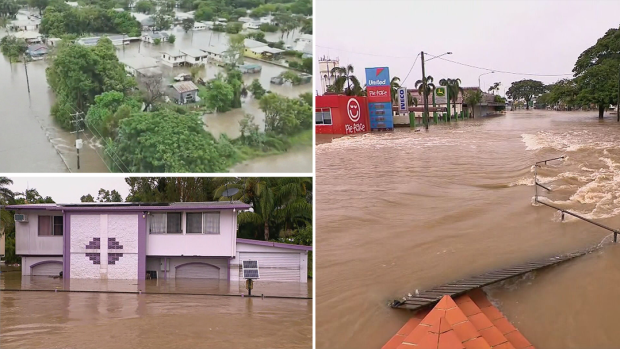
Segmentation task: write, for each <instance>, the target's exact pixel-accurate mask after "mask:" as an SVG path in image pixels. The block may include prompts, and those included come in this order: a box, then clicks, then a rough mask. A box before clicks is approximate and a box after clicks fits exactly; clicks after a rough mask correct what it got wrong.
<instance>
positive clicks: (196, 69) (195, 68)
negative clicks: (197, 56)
mask: <svg viewBox="0 0 620 349" xmlns="http://www.w3.org/2000/svg"><path fill="white" fill-rule="evenodd" d="M206 70H207V66H206V65H204V64H194V65H192V66H191V67H190V68H189V75H190V76H191V77H192V81H193V82H196V80H198V78H202V76H201V75H202V74H203V73H204V72H205V71H206Z"/></svg>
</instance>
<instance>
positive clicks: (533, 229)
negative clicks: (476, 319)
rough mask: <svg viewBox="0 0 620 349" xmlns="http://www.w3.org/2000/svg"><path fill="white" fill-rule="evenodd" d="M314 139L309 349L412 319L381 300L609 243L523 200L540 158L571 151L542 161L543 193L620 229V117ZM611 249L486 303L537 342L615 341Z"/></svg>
mask: <svg viewBox="0 0 620 349" xmlns="http://www.w3.org/2000/svg"><path fill="white" fill-rule="evenodd" d="M317 140H318V142H319V143H322V144H319V145H318V146H317V150H316V151H317V154H316V159H317V165H316V166H317V167H316V174H317V217H320V219H318V220H317V224H318V226H317V245H318V246H317V249H318V250H320V252H321V253H320V257H319V258H318V259H317V274H318V275H319V279H318V283H317V322H316V323H317V330H316V336H317V348H332V347H339V346H343V345H349V346H354V347H358V348H377V347H381V346H382V345H383V344H385V342H387V340H388V339H389V338H390V337H391V336H392V335H393V334H394V333H396V331H398V329H399V328H400V327H401V326H402V325H403V324H404V323H405V321H406V319H407V318H408V317H409V313H407V312H405V311H399V310H393V309H390V308H389V307H388V306H387V303H388V302H389V301H390V300H393V299H399V298H400V297H402V296H403V295H405V294H407V293H410V292H413V291H414V290H415V289H426V288H429V287H432V286H436V285H439V284H443V283H446V282H449V281H453V280H455V279H459V278H464V277H467V276H473V275H475V274H478V273H482V272H486V271H489V270H492V269H497V268H500V267H507V266H510V265H512V264H515V263H520V262H525V261H529V260H532V259H538V258H541V257H546V256H550V255H554V254H557V253H561V252H569V251H574V250H578V249H582V248H584V247H589V246H591V245H594V244H597V243H599V242H600V241H601V240H603V239H607V240H608V239H609V237H608V235H609V234H608V232H607V231H605V230H602V229H600V228H598V227H595V226H593V225H590V224H588V223H585V222H582V221H577V220H575V219H571V218H569V219H566V220H565V222H561V221H560V217H559V215H558V214H557V213H556V212H555V211H554V210H553V209H550V208H547V207H544V206H540V205H537V206H534V205H533V204H532V202H533V196H534V187H533V168H532V165H533V164H534V162H536V161H539V160H544V159H548V158H553V157H556V156H561V155H567V159H566V160H564V161H557V162H553V163H549V165H548V166H545V167H543V168H541V169H539V171H538V173H539V180H540V181H541V182H542V183H545V184H546V185H547V186H549V187H550V188H551V189H552V190H553V191H552V192H551V193H542V192H539V194H540V195H541V200H545V198H544V197H546V200H548V201H549V202H552V203H555V204H556V205H559V206H561V207H563V208H565V209H570V210H571V211H574V212H577V213H580V214H582V215H584V216H586V217H588V218H591V219H594V220H596V221H597V222H600V223H603V224H605V225H608V226H611V227H615V228H619V227H620V217H619V214H620V125H619V124H618V123H617V122H615V121H613V120H612V119H611V117H607V118H606V119H605V120H604V121H599V120H598V119H597V117H596V112H589V113H588V112H568V113H561V112H548V111H517V112H509V113H508V114H507V115H506V116H501V117H496V118H486V119H485V118H483V119H476V120H470V121H465V122H458V123H452V124H450V125H439V126H431V130H430V132H428V133H426V132H424V131H422V132H411V131H410V130H409V129H397V130H396V131H395V132H393V133H386V134H368V135H363V136H357V137H343V138H336V139H334V140H333V141H330V139H329V138H328V137H327V138H323V137H322V136H317ZM616 254H620V246H608V247H607V248H605V249H603V250H602V251H601V252H597V253H596V254H593V255H589V256H586V257H585V258H582V259H577V260H575V261H573V262H570V263H567V264H566V265H561V266H559V267H557V268H551V269H550V270H548V271H544V272H541V273H540V275H538V276H534V278H533V279H532V280H529V281H526V282H524V283H523V285H521V286H519V285H518V286H517V287H496V289H494V291H493V292H492V297H493V299H494V300H495V301H496V302H498V303H499V304H500V310H502V311H505V312H506V316H507V317H508V318H509V319H510V320H511V321H514V324H515V326H517V327H518V328H519V330H520V331H521V332H522V333H523V334H524V335H525V337H527V338H528V339H529V340H530V341H531V342H532V343H533V344H534V345H535V346H537V347H544V348H565V347H571V348H573V347H574V348H577V347H584V346H588V347H618V346H620V336H619V335H618V334H617V333H616V332H617V331H615V328H613V327H612V324H614V323H618V322H619V321H620V311H618V310H620V309H615V308H620V307H615V306H609V303H610V302H612V298H611V296H608V295H611V294H612V293H613V292H614V291H616V290H617V281H618V280H620V264H618V263H614V260H615V261H616V262H617V258H619V257H620V255H618V256H615V255H616ZM614 256H615V257H614ZM614 258H615V259H614ZM555 271H559V272H557V273H556V272H555ZM529 277H532V276H531V275H530V276H529ZM528 283H529V284H528ZM592 289H596V291H593V292H592V293H591V294H590V293H588V290H592ZM543 304H544V305H545V306H543ZM549 309H553V311H548V310H549ZM556 310H557V312H556ZM512 316H515V317H512ZM576 329H581V330H580V331H577V330H576ZM587 330H591V332H590V333H589V334H585V333H584V334H583V335H581V334H580V333H581V332H583V331H587ZM549 333H553V334H554V335H553V336H549Z"/></svg>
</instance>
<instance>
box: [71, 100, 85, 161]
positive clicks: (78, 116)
mask: <svg viewBox="0 0 620 349" xmlns="http://www.w3.org/2000/svg"><path fill="white" fill-rule="evenodd" d="M71 116H73V120H72V121H71V123H72V124H73V125H74V126H75V131H73V132H71V133H75V148H76V150H77V168H78V170H79V169H80V149H81V148H82V139H81V138H80V132H83V131H84V129H83V128H82V124H83V122H84V113H82V112H76V113H75V114H71Z"/></svg>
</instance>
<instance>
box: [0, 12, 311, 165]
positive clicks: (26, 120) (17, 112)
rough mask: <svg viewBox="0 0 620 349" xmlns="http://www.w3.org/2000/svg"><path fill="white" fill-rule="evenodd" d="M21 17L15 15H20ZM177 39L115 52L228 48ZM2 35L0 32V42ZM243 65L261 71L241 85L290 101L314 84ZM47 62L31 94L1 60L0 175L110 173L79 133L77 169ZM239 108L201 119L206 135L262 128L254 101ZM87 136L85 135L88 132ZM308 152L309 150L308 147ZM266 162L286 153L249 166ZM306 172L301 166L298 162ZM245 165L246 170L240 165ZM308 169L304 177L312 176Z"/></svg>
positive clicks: (217, 37) (167, 73) (93, 142)
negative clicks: (282, 79)
mask: <svg viewBox="0 0 620 349" xmlns="http://www.w3.org/2000/svg"><path fill="white" fill-rule="evenodd" d="M18 17H19V16H18ZM171 33H173V34H174V35H176V37H177V40H176V42H175V43H174V44H170V43H162V44H161V45H159V46H156V45H151V44H148V43H142V42H133V43H131V44H130V45H125V46H124V47H117V55H118V57H119V59H122V58H123V57H132V56H137V55H143V56H148V57H153V58H159V57H160V56H161V52H162V51H168V52H171V53H172V52H178V50H180V49H183V48H192V47H193V48H207V47H208V46H209V45H212V46H219V45H227V44H228V35H227V34H226V33H218V32H212V31H210V30H203V31H194V32H192V31H190V32H189V33H185V32H184V31H183V29H182V28H180V27H177V28H173V29H171ZM4 35H6V31H5V30H0V37H2V36H4ZM280 35H281V34H280V33H266V34H265V37H266V39H267V40H272V41H277V40H280ZM300 35H301V34H300V33H299V32H298V31H295V32H293V33H291V34H290V35H289V36H288V37H287V36H286V35H284V37H283V38H282V39H283V41H284V42H285V43H286V44H290V45H294V41H295V39H297V38H298V37H299V36H300ZM245 60H246V63H259V64H261V65H262V67H263V68H262V71H261V73H258V74H245V75H244V83H245V84H246V86H249V85H250V84H251V83H252V81H253V80H254V79H259V81H260V83H261V84H262V85H263V87H264V88H265V89H267V90H270V91H272V92H275V93H278V94H281V95H284V96H287V97H290V98H293V97H297V96H299V94H301V93H304V92H311V91H312V85H311V84H306V85H300V86H290V85H281V86H279V85H274V84H271V83H270V79H271V78H272V77H274V76H277V75H278V74H280V73H281V72H283V71H286V69H285V68H282V67H280V66H277V65H273V64H268V63H261V62H259V61H255V60H251V59H249V58H246V59H245ZM47 66H48V63H47V62H46V61H45V60H41V61H35V62H29V63H28V77H29V80H30V90H31V91H30V95H28V88H27V83H26V74H25V71H24V65H23V63H13V64H9V61H8V60H7V59H6V58H5V57H4V56H0V106H1V107H0V108H2V111H0V122H1V123H2V127H1V128H0V171H2V172H43V173H45V172H95V173H101V172H109V169H108V167H107V165H106V164H105V162H104V160H103V159H105V156H104V153H103V144H102V143H101V141H100V140H99V139H97V138H94V137H92V135H91V134H90V133H88V132H86V133H85V134H83V136H82V138H83V139H84V147H83V148H82V150H81V151H80V169H79V170H78V169H77V153H76V150H75V139H76V135H75V134H74V133H71V132H67V131H65V130H62V129H61V128H60V127H59V126H58V125H56V123H55V122H54V120H53V119H52V117H51V115H50V113H49V111H50V107H51V106H52V105H53V104H54V98H55V97H54V94H53V93H52V92H51V90H50V88H49V87H48V85H47V81H46V77H45V69H46V68H47ZM162 71H163V72H164V78H165V79H167V80H168V81H172V77H174V76H176V75H178V74H180V73H183V72H189V68H187V67H182V68H174V69H172V68H170V67H166V66H163V65H162ZM220 72H223V69H222V68H220V67H217V66H215V65H210V64H208V65H207V66H206V70H205V71H204V72H203V73H201V74H202V77H203V78H207V79H211V78H214V77H215V76H216V75H217V74H218V73H220ZM242 103H243V107H242V108H241V109H235V110H231V111H229V112H226V113H219V114H205V115H204V117H203V120H204V122H205V124H206V125H207V126H206V129H207V131H209V132H211V133H213V135H215V136H216V137H218V136H219V135H220V134H222V133H226V134H228V135H229V137H231V138H236V137H238V136H239V135H240V132H239V121H240V120H241V119H242V118H243V116H244V114H245V113H247V114H251V115H254V116H255V122H256V123H257V124H258V125H260V126H261V127H264V119H265V116H264V114H263V112H262V111H261V110H260V108H259V105H258V101H256V100H254V98H253V97H252V96H251V95H250V96H248V97H247V98H245V99H242ZM87 131H88V130H87ZM307 148H308V153H310V152H311V151H312V147H307ZM264 159H270V161H274V162H286V161H290V160H291V157H290V156H288V155H287V154H280V155H273V156H269V157H267V158H259V159H254V160H251V161H250V162H249V163H248V166H249V167H251V168H255V169H256V171H258V172H269V171H270V168H269V166H267V165H266V164H264ZM308 161H310V162H311V161H312V160H311V159H308ZM299 165H300V167H302V168H304V166H305V162H300V163H299ZM244 166H245V165H244ZM310 171H311V170H308V171H306V172H310Z"/></svg>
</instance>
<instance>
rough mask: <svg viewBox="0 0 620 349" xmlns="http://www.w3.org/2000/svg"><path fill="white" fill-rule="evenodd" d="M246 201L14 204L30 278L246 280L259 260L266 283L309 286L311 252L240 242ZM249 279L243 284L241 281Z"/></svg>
mask: <svg viewBox="0 0 620 349" xmlns="http://www.w3.org/2000/svg"><path fill="white" fill-rule="evenodd" d="M249 208H250V206H249V205H247V204H244V203H241V202H205V203H173V204H138V203H114V204H68V205H60V204H33V205H12V206H7V209H9V210H14V211H15V212H16V215H19V216H17V217H16V218H18V219H17V220H16V234H15V236H16V254H17V255H19V256H21V258H22V275H30V276H38V275H48V276H56V275H59V274H60V273H61V272H62V276H63V278H65V279H138V280H144V279H146V278H162V279H169V278H207V279H224V280H229V281H242V280H240V273H241V271H240V265H241V264H242V263H241V261H242V260H246V259H247V260H258V261H259V267H260V271H261V280H266V281H296V282H307V268H308V251H310V250H311V247H309V246H298V245H288V244H280V243H274V242H267V241H254V240H245V239H237V214H238V212H239V211H240V210H247V209H249ZM241 279H242V278H241Z"/></svg>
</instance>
